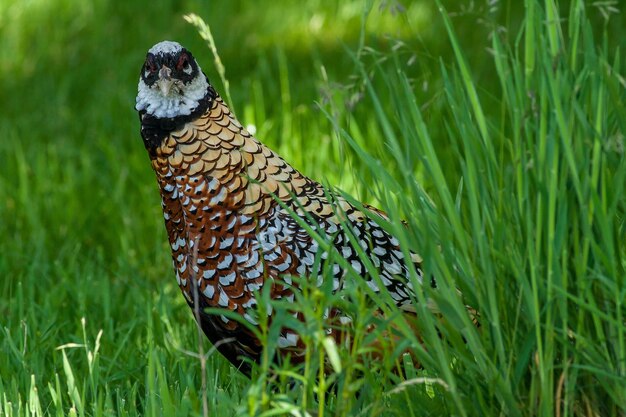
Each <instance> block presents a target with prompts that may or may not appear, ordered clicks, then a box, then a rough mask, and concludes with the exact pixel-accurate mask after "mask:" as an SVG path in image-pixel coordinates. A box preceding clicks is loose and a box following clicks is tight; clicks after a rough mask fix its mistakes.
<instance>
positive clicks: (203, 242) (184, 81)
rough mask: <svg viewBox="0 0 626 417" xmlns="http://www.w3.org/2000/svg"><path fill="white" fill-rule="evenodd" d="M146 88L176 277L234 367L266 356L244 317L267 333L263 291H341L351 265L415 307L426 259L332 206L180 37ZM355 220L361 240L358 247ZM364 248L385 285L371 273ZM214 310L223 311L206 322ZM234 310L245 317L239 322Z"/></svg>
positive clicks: (362, 218) (291, 347)
mask: <svg viewBox="0 0 626 417" xmlns="http://www.w3.org/2000/svg"><path fill="white" fill-rule="evenodd" d="M138 90H139V91H138V94H137V99H136V106H135V108H136V110H137V111H138V112H139V118H140V121H141V136H142V138H143V142H144V145H145V147H146V150H147V151H148V154H149V157H150V161H151V163H152V168H153V170H154V172H155V173H156V177H157V181H158V185H159V188H160V192H161V199H162V204H161V205H162V209H163V217H164V219H165V227H166V229H167V234H168V238H169V244H170V247H171V251H172V258H173V264H174V269H175V271H176V280H177V282H178V285H179V287H180V289H181V290H182V293H183V295H184V297H185V299H186V301H187V303H188V304H189V306H190V307H191V308H192V309H194V308H195V307H199V310H200V314H199V317H197V319H198V318H199V324H200V326H201V328H202V329H203V331H204V333H205V334H206V336H207V337H208V338H209V340H210V341H211V342H212V343H213V344H214V345H216V346H217V348H218V350H219V351H220V352H221V353H222V354H223V355H224V356H225V357H226V358H227V359H228V360H229V361H230V362H231V363H232V364H233V365H234V366H236V367H237V368H239V369H240V370H241V371H242V372H244V373H245V374H247V375H248V376H249V375H250V371H251V365H250V362H251V361H250V360H245V358H248V359H251V360H252V361H258V360H259V358H260V355H261V352H262V349H263V346H261V343H260V342H259V340H258V339H257V338H256V337H255V336H254V333H253V332H251V331H250V330H249V329H247V328H246V326H244V325H242V323H241V322H240V321H241V320H245V321H247V322H248V323H249V324H250V325H252V326H256V325H258V320H257V316H256V315H255V308H256V307H257V303H258V302H259V301H258V294H259V291H260V290H261V289H262V288H263V287H264V285H270V296H271V297H272V298H274V299H282V300H286V301H287V302H293V301H294V288H295V287H296V286H297V283H296V281H294V280H292V277H308V278H309V279H313V280H317V281H316V282H317V285H321V283H322V282H323V279H332V287H333V290H334V291H338V290H340V289H341V288H342V287H343V285H344V277H345V275H346V268H352V269H353V270H354V271H355V272H356V273H357V274H358V275H359V276H361V277H362V278H363V280H364V281H365V283H366V285H367V286H368V287H369V288H370V289H371V290H372V291H374V292H380V291H382V290H385V291H387V292H388V293H389V294H390V295H391V297H392V299H393V301H394V302H395V303H396V304H397V305H398V306H399V307H400V308H402V309H404V310H407V311H411V310H412V309H413V306H412V304H411V303H412V301H411V297H412V293H413V287H412V284H411V281H410V280H409V278H408V277H409V268H408V264H409V263H412V264H413V265H414V266H415V271H417V276H418V281H419V282H421V281H422V269H421V259H420V258H419V256H418V255H416V254H414V253H411V254H410V259H406V257H405V255H404V253H403V252H402V250H401V249H400V247H399V242H398V239H397V238H396V237H394V236H392V235H391V234H390V233H388V232H387V231H386V230H384V229H383V228H382V227H381V226H380V225H379V224H378V222H377V221H376V219H375V217H376V216H379V217H380V218H381V219H387V217H386V215H385V214H384V213H383V212H382V211H379V210H377V209H375V208H373V207H370V206H363V207H366V208H367V209H366V210H363V209H361V210H359V209H357V208H356V207H355V206H354V205H353V204H351V203H349V202H348V201H346V200H345V199H344V198H341V197H333V198H331V197H330V196H329V193H328V191H327V190H326V189H325V188H324V187H322V185H320V184H319V183H317V182H315V181H314V180H312V179H310V178H307V177H306V176H304V175H302V174H301V173H300V172H298V171H297V170H296V169H294V168H293V167H292V166H291V165H289V164H288V163H287V162H285V161H284V160H283V159H282V158H281V157H280V156H279V155H277V154H276V153H275V152H273V151H272V150H271V149H269V148H268V147H267V146H265V145H263V144H262V143H261V142H259V141H258V140H257V139H256V138H255V137H254V136H252V135H251V134H250V132H248V131H247V130H246V129H245V128H244V127H242V125H241V123H240V122H239V121H238V120H237V119H236V118H235V116H234V115H233V113H232V112H231V111H230V110H229V108H228V107H227V106H226V104H225V103H224V101H223V100H222V99H221V97H220V96H219V94H218V93H217V92H216V91H215V89H214V88H213V86H211V84H210V83H209V80H208V78H207V77H206V75H205V74H204V73H203V72H202V70H201V69H200V66H199V65H198V63H197V61H196V60H195V59H194V57H193V55H192V54H191V52H189V51H188V50H187V49H186V48H184V47H182V46H181V45H180V44H178V43H176V42H171V41H163V42H160V43H158V44H156V45H154V46H153V47H152V48H151V49H150V50H149V51H148V53H147V56H146V60H145V62H144V64H143V67H142V68H141V75H140V79H139V86H138ZM364 211H369V212H370V213H369V214H367V215H366V214H365V213H364ZM294 213H295V214H296V215H297V216H294ZM296 217H298V218H296ZM379 221H380V220H379ZM305 224H306V225H309V226H310V228H312V229H314V230H316V231H320V232H323V233H324V235H325V236H329V237H330V240H331V245H332V247H334V249H336V251H337V252H338V254H339V255H340V257H341V258H342V259H343V261H344V262H338V261H337V260H336V259H337V257H334V258H333V257H332V256H329V253H328V250H324V249H322V248H321V247H320V243H319V242H318V240H316V239H314V238H313V237H311V234H310V233H308V232H307V228H306V227H304V225H305ZM345 224H348V225H349V226H350V228H349V229H350V232H351V233H352V234H353V236H354V237H356V241H358V243H354V242H351V241H350V238H349V236H348V234H347V233H346V230H345ZM356 245H358V246H360V249H361V250H362V251H363V252H364V253H365V255H366V256H367V258H368V259H370V260H371V265H373V266H374V267H375V268H376V269H377V271H378V277H379V279H377V280H375V279H374V278H372V276H371V275H370V274H368V271H367V269H366V265H365V264H364V263H363V261H362V259H361V257H360V256H359V255H358V253H357V250H356V249H355V247H356ZM361 256H362V255H361ZM333 259H335V260H333ZM320 260H321V261H322V262H329V263H330V265H326V266H325V267H324V268H323V269H324V270H326V271H327V273H326V274H325V276H322V273H321V272H319V271H321V270H322V268H315V267H314V265H315V264H316V263H317V262H319V261H320ZM380 284H382V285H383V286H384V287H385V288H381V285H380ZM195 303H198V304H199V305H198V306H196V305H195ZM208 307H212V308H217V309H221V310H223V311H224V312H225V314H224V315H221V314H208V313H206V312H205V311H204V310H205V309H206V308H208ZM233 312H234V313H237V314H239V315H240V316H239V317H240V318H241V320H234V319H233V314H232V313H233ZM340 320H341V321H342V323H343V322H345V321H348V322H349V320H350V318H349V317H340ZM329 333H331V331H329ZM277 343H278V347H279V352H281V351H282V352H292V353H293V352H297V348H298V347H299V346H300V343H301V341H300V340H299V338H298V336H297V334H295V332H293V331H291V330H289V329H284V330H282V333H281V334H280V337H279V339H278V341H277Z"/></svg>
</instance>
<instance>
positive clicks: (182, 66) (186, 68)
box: [176, 54, 192, 74]
mask: <svg viewBox="0 0 626 417" xmlns="http://www.w3.org/2000/svg"><path fill="white" fill-rule="evenodd" d="M176 69H178V70H179V71H183V72H184V73H185V74H191V71H192V70H191V64H190V63H189V57H188V56H187V54H182V55H181V56H180V58H179V59H178V63H177V64H176Z"/></svg>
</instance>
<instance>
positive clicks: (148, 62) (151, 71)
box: [146, 59, 158, 73]
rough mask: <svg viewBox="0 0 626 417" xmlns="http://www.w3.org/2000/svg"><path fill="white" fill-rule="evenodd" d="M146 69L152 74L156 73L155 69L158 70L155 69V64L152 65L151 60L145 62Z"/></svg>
mask: <svg viewBox="0 0 626 417" xmlns="http://www.w3.org/2000/svg"><path fill="white" fill-rule="evenodd" d="M146 69H147V70H148V71H149V72H150V73H154V72H156V71H157V69H158V68H157V66H156V64H155V63H154V61H153V60H151V59H148V60H147V61H146Z"/></svg>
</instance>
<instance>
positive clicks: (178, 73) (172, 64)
mask: <svg viewBox="0 0 626 417" xmlns="http://www.w3.org/2000/svg"><path fill="white" fill-rule="evenodd" d="M183 54H186V55H187V61H188V62H189V65H191V73H190V74H187V73H186V72H184V71H183V70H182V68H181V69H180V70H179V69H178V68H177V65H178V61H179V60H180V57H181V55H183ZM150 63H153V64H154V65H155V66H156V68H157V70H156V71H154V72H150V71H148V70H149V65H150ZM163 65H165V66H167V67H168V68H169V69H171V70H172V78H174V79H177V80H180V81H182V82H183V84H189V83H190V82H191V81H193V79H194V78H196V76H198V74H199V70H198V64H197V63H196V60H195V59H194V58H193V55H191V52H189V51H188V50H186V49H185V48H183V49H182V50H180V51H178V52H177V53H175V54H162V53H160V54H156V55H154V54H151V53H148V54H147V55H146V61H145V62H144V64H143V67H141V79H142V80H143V82H144V83H146V85H147V86H149V87H151V86H152V85H153V84H154V83H155V82H156V81H157V80H158V79H159V69H161V67H162V66H163ZM146 74H147V75H146Z"/></svg>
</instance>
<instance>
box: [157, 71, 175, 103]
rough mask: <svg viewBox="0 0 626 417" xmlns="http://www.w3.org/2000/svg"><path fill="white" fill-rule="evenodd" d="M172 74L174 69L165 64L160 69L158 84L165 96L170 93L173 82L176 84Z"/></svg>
mask: <svg viewBox="0 0 626 417" xmlns="http://www.w3.org/2000/svg"><path fill="white" fill-rule="evenodd" d="M171 75H172V70H171V69H169V68H168V67H166V66H165V65H163V66H162V67H161V69H160V70H159V79H158V81H157V84H158V86H159V90H161V94H163V95H164V96H167V95H169V93H170V89H171V88H172V84H174V80H172V78H171Z"/></svg>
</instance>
